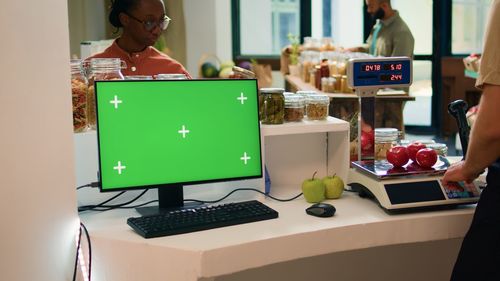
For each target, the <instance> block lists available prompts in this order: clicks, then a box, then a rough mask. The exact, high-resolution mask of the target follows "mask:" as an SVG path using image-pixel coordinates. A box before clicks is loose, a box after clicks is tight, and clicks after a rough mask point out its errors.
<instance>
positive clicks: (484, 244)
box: [451, 185, 500, 281]
mask: <svg viewBox="0 0 500 281" xmlns="http://www.w3.org/2000/svg"><path fill="white" fill-rule="evenodd" d="M462 280H463V281H486V280H488V281H490V280H491V281H500V186H491V185H488V186H487V187H486V188H485V189H484V190H483V191H482V193H481V197H480V199H479V202H478V204H477V207H476V211H475V213H474V218H473V220H472V223H471V226H470V228H469V231H468V232H467V234H466V235H465V238H464V240H463V242H462V247H461V248H460V252H459V254H458V258H457V261H456V263H455V267H454V268H453V273H452V276H451V281H462Z"/></svg>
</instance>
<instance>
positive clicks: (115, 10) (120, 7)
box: [109, 0, 140, 28]
mask: <svg viewBox="0 0 500 281" xmlns="http://www.w3.org/2000/svg"><path fill="white" fill-rule="evenodd" d="M139 1H140V0H111V11H110V12H109V23H111V25H112V26H114V27H116V28H120V27H122V23H121V22H120V14H121V13H128V12H130V10H132V9H133V8H135V7H136V6H137V4H138V3H139Z"/></svg>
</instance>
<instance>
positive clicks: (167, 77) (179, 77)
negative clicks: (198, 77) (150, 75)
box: [156, 73, 187, 80]
mask: <svg viewBox="0 0 500 281" xmlns="http://www.w3.org/2000/svg"><path fill="white" fill-rule="evenodd" d="M185 79H187V77H186V75H184V74H182V73H180V74H179V73H175V74H170V73H169V74H158V75H156V80H185Z"/></svg>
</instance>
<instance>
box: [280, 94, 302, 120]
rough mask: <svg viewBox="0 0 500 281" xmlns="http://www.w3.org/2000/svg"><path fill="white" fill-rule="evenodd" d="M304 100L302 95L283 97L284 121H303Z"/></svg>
mask: <svg viewBox="0 0 500 281" xmlns="http://www.w3.org/2000/svg"><path fill="white" fill-rule="evenodd" d="M304 115H305V98H304V97H303V96H302V95H297V94H292V95H285V121H286V122H299V121H302V119H304Z"/></svg>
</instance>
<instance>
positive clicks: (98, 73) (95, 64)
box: [87, 58, 126, 130]
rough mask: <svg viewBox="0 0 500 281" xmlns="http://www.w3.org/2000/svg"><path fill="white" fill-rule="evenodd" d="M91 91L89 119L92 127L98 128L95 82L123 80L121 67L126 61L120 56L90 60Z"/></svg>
mask: <svg viewBox="0 0 500 281" xmlns="http://www.w3.org/2000/svg"><path fill="white" fill-rule="evenodd" d="M89 67H90V70H89V85H90V86H89V91H88V95H87V119H88V124H89V127H90V129H94V130H95V128H96V105H95V94H94V82H95V81H98V80H123V79H124V77H123V74H122V72H121V69H122V68H124V67H126V65H125V62H122V61H121V60H120V59H118V58H94V59H91V60H90V66H89Z"/></svg>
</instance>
